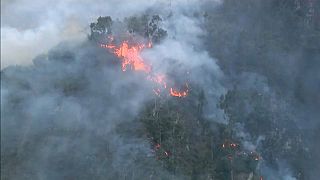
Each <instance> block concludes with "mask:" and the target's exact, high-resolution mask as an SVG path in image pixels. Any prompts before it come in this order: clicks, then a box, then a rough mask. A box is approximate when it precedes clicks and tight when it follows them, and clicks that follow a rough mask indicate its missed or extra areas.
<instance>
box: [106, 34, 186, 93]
mask: <svg viewBox="0 0 320 180" xmlns="http://www.w3.org/2000/svg"><path fill="white" fill-rule="evenodd" d="M113 41H114V37H113V36H108V43H107V44H101V47H102V48H106V49H108V50H110V51H111V52H112V53H113V54H114V55H116V56H117V57H118V58H119V59H120V60H121V68H122V71H127V70H128V69H129V68H130V69H131V70H133V71H141V72H144V73H145V74H146V79H148V80H150V81H152V82H154V83H156V84H157V86H160V87H161V89H165V90H166V91H167V92H168V94H169V95H170V96H174V97H186V96H188V93H189V86H188V84H187V83H185V88H184V90H177V89H175V88H173V87H168V86H167V84H168V83H167V81H166V75H164V74H155V73H154V72H152V66H151V65H150V64H148V63H147V62H146V61H145V60H144V59H143V58H142V57H141V55H140V53H141V52H142V50H143V49H145V48H152V43H151V41H149V42H148V43H147V44H137V43H135V44H134V43H129V42H128V41H123V42H122V43H121V44H120V45H118V46H117V45H116V44H114V43H113ZM161 89H160V88H154V89H153V92H154V93H155V94H156V95H157V96H160V94H161Z"/></svg>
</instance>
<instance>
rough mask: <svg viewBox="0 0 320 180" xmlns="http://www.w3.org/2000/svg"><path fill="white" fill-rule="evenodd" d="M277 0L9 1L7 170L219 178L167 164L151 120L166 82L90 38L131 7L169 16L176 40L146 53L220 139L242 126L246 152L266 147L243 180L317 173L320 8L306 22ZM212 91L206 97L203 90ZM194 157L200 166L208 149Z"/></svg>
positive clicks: (38, 174)
mask: <svg viewBox="0 0 320 180" xmlns="http://www.w3.org/2000/svg"><path fill="white" fill-rule="evenodd" d="M281 2H282V1H281ZM283 2H287V1H286V0H283ZM299 2H303V1H299ZM276 3H277V2H274V1H272V2H271V1H270V2H265V1H262V0H257V1H255V2H252V1H250V0H246V1H245V2H243V3H239V2H237V1H235V0H225V1H218V0H205V1H201V2H199V1H196V0H178V1H169V0H168V1H159V0H158V1H157V0H141V1H137V2H133V1H130V0H122V1H118V0H108V1H103V0H93V1H89V0H80V1H75V0H67V1H64V0H58V1H55V2H54V1H52V2H51V1H50V2H49V1H40V0H36V1H32V2H30V1H27V0H14V1H11V0H10V1H9V0H3V1H1V20H2V21H1V164H2V167H1V179H2V178H3V179H197V178H199V179H210V178H211V179H214V178H215V177H209V176H205V175H203V176H198V174H197V172H196V170H195V169H192V170H189V169H188V170H186V171H185V172H184V171H183V170H181V169H183V168H181V169H180V171H178V170H179V165H177V164H175V165H176V166H177V167H178V168H176V169H178V170H177V171H174V172H173V171H170V170H168V169H169V168H168V165H167V164H166V163H167V162H166V161H161V159H160V160H159V158H158V157H157V155H156V153H155V152H154V151H155V150H154V147H152V146H153V144H152V143H154V142H153V141H154V140H153V139H152V138H150V136H149V134H148V133H146V129H147V128H148V127H145V125H144V124H143V122H141V121H140V120H139V118H140V116H143V115H141V112H144V110H145V109H146V108H147V106H152V104H153V102H154V104H156V102H157V100H155V98H154V96H155V95H154V94H153V91H152V90H153V86H154V84H153V83H152V82H150V81H147V80H146V81H145V75H144V74H143V73H140V72H133V71H126V72H122V71H121V68H120V66H119V59H117V58H116V57H115V56H114V55H113V54H112V53H110V52H109V51H108V50H107V49H103V48H100V47H99V46H98V45H97V44H95V43H94V42H91V41H89V40H88V35H89V33H90V28H89V25H90V23H91V22H95V21H96V19H97V17H99V16H111V18H112V20H113V21H114V22H115V23H114V24H113V27H112V28H113V29H112V31H115V33H114V34H116V33H117V32H126V31H128V29H124V28H127V27H126V25H124V24H125V22H126V21H127V20H128V19H126V18H128V17H132V16H137V17H139V16H141V15H145V14H151V15H153V14H159V15H160V17H161V19H162V21H161V23H160V24H159V26H160V27H161V28H163V29H164V30H165V31H166V32H167V36H166V37H165V38H164V39H162V40H161V41H160V42H159V43H154V44H153V47H152V48H150V49H145V50H144V51H142V53H141V56H142V57H143V59H146V60H147V62H148V63H150V64H152V68H153V71H154V73H163V74H167V75H168V76H170V77H171V78H172V81H175V82H177V83H181V82H183V83H184V82H185V81H187V82H188V83H189V84H190V86H191V87H190V92H191V93H190V97H187V98H186V100H184V101H183V102H185V104H188V103H190V102H196V104H197V105H196V106H195V107H197V108H198V109H201V110H195V109H196V108H193V109H190V110H187V111H189V112H195V111H198V112H201V116H200V115H195V116H196V120H197V123H198V124H199V121H201V120H207V121H208V122H209V125H208V127H210V128H211V130H212V131H213V132H214V134H215V135H216V134H224V133H226V132H227V133H226V134H228V133H229V131H232V132H234V133H230V134H232V135H230V137H231V138H234V139H237V140H238V143H239V144H240V146H241V148H243V153H246V152H251V153H252V152H259V158H261V159H259V162H257V163H256V166H254V167H255V168H253V170H250V171H249V172H245V173H244V174H246V175H247V174H248V176H245V178H244V176H243V174H241V173H239V174H240V175H239V176H237V177H238V178H239V179H241V178H240V177H242V179H250V175H249V174H250V173H251V174H252V173H253V174H254V176H255V177H254V178H252V179H255V178H259V177H260V175H261V176H263V177H264V178H265V179H284V180H293V179H297V180H300V179H301V180H308V179H310V180H316V179H317V178H318V177H319V176H320V174H319V172H318V171H317V169H319V168H320V167H319V162H320V156H319V154H318V152H319V151H320V143H319V142H318V141H317V139H318V138H319V129H320V124H319V118H320V114H319V113H320V112H319V110H318V109H319V107H320V96H319V93H318V92H320V71H319V69H320V61H319V59H320V54H319V52H320V45H319V42H320V36H319V29H320V28H319V27H318V26H317V25H318V24H317V21H319V16H317V15H315V18H314V20H313V21H314V22H315V23H314V25H312V24H311V23H310V22H311V21H310V22H309V20H308V21H307V20H302V19H303V18H305V17H309V16H307V15H306V16H304V15H301V14H303V13H302V12H300V11H299V9H298V10H295V11H294V12H296V13H297V14H298V15H293V17H294V18H293V17H291V15H292V14H293V13H291V12H282V11H281V12H280V10H279V11H278V10H274V9H277V8H275V7H280V5H282V4H280V5H279V4H276ZM283 4H285V3H283ZM319 4H320V3H318V4H317V3H315V5H314V7H315V10H314V12H316V13H318V12H319V11H320V10H319ZM290 5H291V4H290V3H289V5H287V4H285V5H284V6H285V7H286V8H288V7H290ZM295 5H296V4H295ZM292 6H294V5H292ZM301 6H302V5H301ZM294 7H295V6H294ZM286 8H284V9H286ZM279 9H280V8H279ZM273 10H274V11H275V12H276V13H269V12H270V11H272V12H273ZM299 13H300V14H299ZM318 14H319V13H318ZM316 18H318V19H316ZM317 40H319V41H317ZM185 72H187V74H188V75H186V73H185ZM170 83H171V82H170ZM172 83H174V82H172ZM201 93H203V98H204V97H205V102H201V101H200V100H198V99H196V98H195V97H197V96H199V97H200V98H199V99H201V98H202V95H201ZM199 94H200V95H199ZM164 99H165V100H163V101H166V100H168V99H169V100H168V102H171V101H170V97H166V98H164ZM194 99H196V100H194ZM176 101H177V102H179V100H176ZM150 102H151V103H150ZM150 104H151V105H150ZM168 104H169V103H168ZM182 104H183V103H182ZM155 106H156V105H155ZM168 106H169V105H168ZM161 108H162V107H161ZM154 109H156V107H155V108H154ZM177 112H178V110H177ZM153 113H154V112H153ZM154 114H155V113H154ZM169 119H170V118H169ZM199 119H200V120H199ZM195 124H196V123H195ZM220 126H223V127H226V128H225V129H226V130H225V132H223V133H221V132H220V130H217V129H219V127H220ZM192 128H194V131H195V132H196V133H198V131H199V133H198V134H206V131H205V130H203V129H204V128H203V129H201V128H198V129H197V127H191V129H192ZM199 129H201V130H199ZM186 131H187V130H186ZM190 131H193V130H190ZM160 132H161V130H160ZM160 137H162V135H160ZM230 137H228V138H230ZM191 139H192V138H191ZM223 141H224V140H223V139H222V140H220V141H219V142H223ZM223 143H224V142H223ZM211 146H212V145H211ZM217 146H218V147H219V148H220V145H219V144H218V145H217ZM183 148H184V149H186V151H187V152H189V151H190V150H189V146H186V147H185V146H183ZM196 148H197V147H194V149H196ZM199 148H200V149H201V147H199ZM211 148H212V147H211ZM191 149H192V148H191ZM212 149H214V148H212ZM212 149H210V150H211V151H212V152H214V153H215V154H219V153H220V151H221V150H212ZM196 151H198V150H196ZM199 151H200V150H199ZM166 153H167V152H166ZM199 154H202V153H201V152H200V153H199ZM203 154H205V153H203ZM210 154H211V153H210ZM190 156H191V160H190V163H191V162H192V161H196V160H194V159H196V158H197V157H198V156H197V155H194V156H193V155H190ZM192 158H194V159H192ZM210 158H212V159H213V155H212V157H211V156H210V157H206V158H205V159H210ZM217 160H220V159H217ZM186 161H187V160H186ZM187 162H189V161H187ZM187 164H188V163H187ZM247 164H249V163H247ZM217 166H218V165H217ZM199 167H202V166H200V165H199ZM200 169H201V168H200ZM226 169H227V168H226ZM189 171H190V172H192V173H193V174H195V175H192V176H189V175H188V173H189ZM208 171H209V172H212V171H213V170H211V169H209V170H208ZM221 171H222V172H228V171H227V170H224V169H223V170H221ZM231 172H232V173H233V171H231ZM232 173H231V174H232ZM257 174H258V175H259V177H258V176H256V175H257ZM230 176H232V175H230ZM251 176H253V175H251ZM217 177H221V176H217ZM227 177H229V175H228V176H225V177H224V178H225V179H228V178H227ZM218 179H219V178H218ZM242 179H241V180H242Z"/></svg>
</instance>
